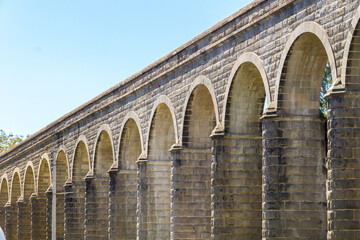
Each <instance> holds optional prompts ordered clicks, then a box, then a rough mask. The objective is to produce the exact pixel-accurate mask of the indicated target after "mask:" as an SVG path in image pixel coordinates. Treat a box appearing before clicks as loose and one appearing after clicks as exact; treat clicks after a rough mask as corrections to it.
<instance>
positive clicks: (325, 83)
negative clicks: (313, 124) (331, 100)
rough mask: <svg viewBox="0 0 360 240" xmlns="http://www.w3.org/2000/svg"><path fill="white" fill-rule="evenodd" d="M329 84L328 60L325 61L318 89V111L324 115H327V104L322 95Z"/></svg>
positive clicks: (330, 80)
mask: <svg viewBox="0 0 360 240" xmlns="http://www.w3.org/2000/svg"><path fill="white" fill-rule="evenodd" d="M331 84H332V78H331V69H330V64H329V62H327V63H326V67H325V72H324V76H323V81H322V84H321V91H320V111H321V112H322V114H323V115H324V117H327V106H326V100H325V98H324V95H325V94H326V92H327V90H328V89H329V87H330V86H331Z"/></svg>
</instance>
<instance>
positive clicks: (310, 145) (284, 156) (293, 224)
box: [262, 114, 327, 239]
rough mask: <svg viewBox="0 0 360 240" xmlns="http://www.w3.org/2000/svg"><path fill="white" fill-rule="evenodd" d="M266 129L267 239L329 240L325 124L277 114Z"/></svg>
mask: <svg viewBox="0 0 360 240" xmlns="http://www.w3.org/2000/svg"><path fill="white" fill-rule="evenodd" d="M262 125H263V205H262V208H263V239H285V238H289V239H295V238H296V239H324V238H326V221H327V219H326V193H325V191H326V188H325V184H326V169H325V129H324V128H325V125H324V121H323V120H322V119H320V118H316V117H306V116H298V117H295V116H294V117H290V116H289V117H285V116H277V115H276V114H274V115H265V116H264V117H263V119H262Z"/></svg>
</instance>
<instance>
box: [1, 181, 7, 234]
mask: <svg viewBox="0 0 360 240" xmlns="http://www.w3.org/2000/svg"><path fill="white" fill-rule="evenodd" d="M8 200H9V191H8V182H7V180H6V179H5V178H4V179H2V182H1V186H0V227H1V228H2V229H5V227H6V226H5V223H6V218H5V205H6V203H7V202H8Z"/></svg>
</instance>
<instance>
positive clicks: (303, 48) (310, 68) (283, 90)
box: [278, 33, 328, 117]
mask: <svg viewBox="0 0 360 240" xmlns="http://www.w3.org/2000/svg"><path fill="white" fill-rule="evenodd" d="M327 62H328V56H327V53H326V50H325V48H324V46H323V44H322V42H321V41H320V39H319V38H318V37H317V36H316V35H315V34H313V33H304V34H302V35H300V36H299V37H298V38H297V39H296V41H295V42H294V43H293V45H292V47H291V48H290V51H289V53H288V56H287V58H286V61H285V64H284V67H283V70H282V74H281V78H280V86H279V93H278V112H279V113H282V114H284V115H287V116H289V115H290V116H314V117H319V115H320V111H319V99H320V89H321V85H322V79H323V76H324V70H325V68H326V63H327Z"/></svg>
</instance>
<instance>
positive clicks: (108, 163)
mask: <svg viewBox="0 0 360 240" xmlns="http://www.w3.org/2000/svg"><path fill="white" fill-rule="evenodd" d="M114 163H115V154H114V143H113V135H112V131H111V129H110V127H109V125H107V124H103V125H101V126H100V128H99V130H98V133H97V136H96V142H95V146H94V155H93V167H92V169H93V177H94V179H93V180H91V182H90V183H87V186H86V187H87V189H91V190H89V191H87V192H86V209H85V212H86V216H85V218H86V219H85V230H86V234H87V237H89V238H94V239H95V238H99V239H105V238H107V237H108V226H109V203H110V201H109V191H110V177H109V170H110V169H111V168H112V166H113V164H114ZM94 219H96V221H94ZM98 226H102V227H101V228H99V227H98Z"/></svg>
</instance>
